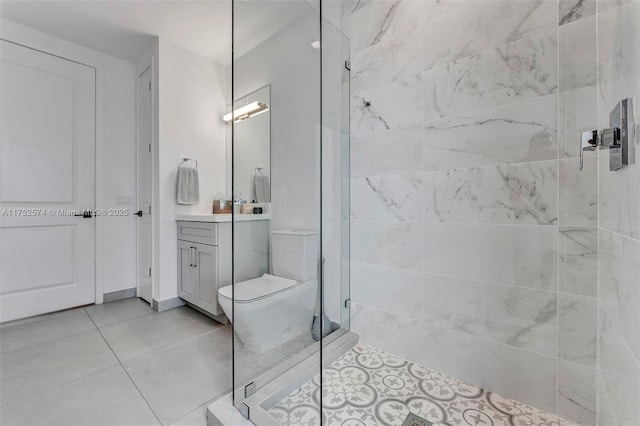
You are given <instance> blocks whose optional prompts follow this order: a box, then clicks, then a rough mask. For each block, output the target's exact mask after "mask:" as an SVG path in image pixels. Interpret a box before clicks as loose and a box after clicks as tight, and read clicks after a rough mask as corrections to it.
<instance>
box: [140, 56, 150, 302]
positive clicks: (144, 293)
mask: <svg viewBox="0 0 640 426" xmlns="http://www.w3.org/2000/svg"><path fill="white" fill-rule="evenodd" d="M151 95H152V92H151V68H150V67H149V68H147V69H146V70H145V71H144V72H143V73H142V74H141V75H140V76H139V77H138V216H139V217H138V296H140V297H142V298H143V299H144V300H146V301H147V302H149V303H151V298H152V282H151V258H152V257H151V235H152V233H151V231H152V225H151V138H152V118H151V111H152V96H151Z"/></svg>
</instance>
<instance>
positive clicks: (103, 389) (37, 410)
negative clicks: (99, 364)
mask: <svg viewBox="0 0 640 426" xmlns="http://www.w3.org/2000/svg"><path fill="white" fill-rule="evenodd" d="M0 417H2V421H3V423H4V424H7V425H13V426H19V425H24V426H32V425H44V424H46V425H60V426H86V425H97V424H101V425H127V426H151V425H159V422H158V420H157V419H156V417H155V416H154V414H153V412H152V411H151V410H150V409H149V406H148V405H147V404H146V402H145V401H144V399H142V396H140V393H139V392H138V391H137V389H136V387H135V386H134V385H133V383H132V382H131V380H129V377H128V376H127V374H126V373H125V372H124V370H123V369H122V367H121V366H119V365H118V366H114V367H111V368H109V369H106V370H104V371H101V372H99V373H96V374H92V375H90V376H86V377H83V378H81V379H79V380H76V381H74V382H71V383H68V384H66V385H63V386H60V387H58V388H55V389H53V390H51V391H49V392H45V393H42V394H39V395H37V396H34V397H32V398H29V399H26V400H24V401H21V402H19V403H17V404H12V405H10V406H8V407H3V408H2V410H0Z"/></svg>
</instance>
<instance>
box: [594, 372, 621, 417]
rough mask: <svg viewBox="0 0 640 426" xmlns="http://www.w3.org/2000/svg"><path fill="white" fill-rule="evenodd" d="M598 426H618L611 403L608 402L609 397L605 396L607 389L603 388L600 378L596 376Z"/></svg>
mask: <svg viewBox="0 0 640 426" xmlns="http://www.w3.org/2000/svg"><path fill="white" fill-rule="evenodd" d="M597 381H598V423H597V424H598V425H601V426H618V423H617V422H616V417H615V415H614V414H613V408H611V402H610V401H609V395H607V389H606V388H605V386H604V382H603V381H602V377H600V374H598V379H597Z"/></svg>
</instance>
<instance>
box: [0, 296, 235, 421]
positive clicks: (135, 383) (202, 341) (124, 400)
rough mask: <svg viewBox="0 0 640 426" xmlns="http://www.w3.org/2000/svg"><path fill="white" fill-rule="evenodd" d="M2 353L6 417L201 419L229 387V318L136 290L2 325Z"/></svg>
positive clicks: (1, 413)
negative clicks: (158, 307)
mask: <svg viewBox="0 0 640 426" xmlns="http://www.w3.org/2000/svg"><path fill="white" fill-rule="evenodd" d="M0 352H1V353H2V355H1V357H0V376H1V382H0V403H1V406H2V407H1V408H0V422H1V423H2V425H4V426H14V425H15V426H18V425H29V426H33V425H65V426H74V425H78V426H88V425H109V426H119V425H123V426H125V425H126V426H130V425H140V426H146V425H159V424H165V425H166V424H171V423H175V424H189V425H201V426H205V424H206V420H205V417H204V414H205V413H206V404H207V403H208V402H209V401H211V400H213V399H215V398H217V397H218V396H220V395H222V394H223V393H225V392H227V391H228V390H229V389H230V388H231V329H230V326H223V325H221V324H219V323H217V322H215V321H213V320H211V319H210V318H208V317H206V316H204V315H202V314H200V313H199V312H196V311H194V310H192V309H190V308H188V307H180V308H176V309H171V310H169V311H165V312H161V313H157V312H155V311H153V310H152V309H151V308H150V307H149V305H148V304H146V303H144V302H143V301H141V300H140V299H127V300H122V301H117V302H111V303H106V304H104V305H94V306H88V307H85V308H78V309H73V310H69V311H64V312H59V313H55V314H49V315H42V316H39V317H35V318H30V319H27V320H23V321H16V322H12V323H8V324H4V325H2V326H0ZM203 407H204V408H203Z"/></svg>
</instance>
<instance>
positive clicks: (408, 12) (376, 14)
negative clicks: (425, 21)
mask: <svg viewBox="0 0 640 426" xmlns="http://www.w3.org/2000/svg"><path fill="white" fill-rule="evenodd" d="M421 29H422V4H421V2H420V1H415V0H389V1H368V0H347V1H343V2H342V31H343V32H344V33H345V34H346V35H347V36H348V37H349V38H350V40H351V50H352V52H357V51H360V50H362V49H366V48H367V47H370V46H373V45H375V44H378V43H381V42H384V41H387V40H390V39H401V40H403V41H404V42H406V43H408V42H409V41H410V40H416V39H418V40H419V39H420V31H421Z"/></svg>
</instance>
